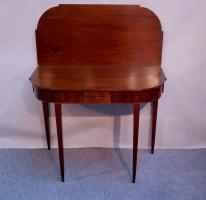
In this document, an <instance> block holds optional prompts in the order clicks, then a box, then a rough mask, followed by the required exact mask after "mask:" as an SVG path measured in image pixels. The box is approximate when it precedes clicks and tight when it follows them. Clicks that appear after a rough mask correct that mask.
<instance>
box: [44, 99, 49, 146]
mask: <svg viewBox="0 0 206 200" xmlns="http://www.w3.org/2000/svg"><path fill="white" fill-rule="evenodd" d="M42 107H43V112H44V125H45V131H46V140H47V147H48V149H50V127H49V103H48V102H42Z"/></svg>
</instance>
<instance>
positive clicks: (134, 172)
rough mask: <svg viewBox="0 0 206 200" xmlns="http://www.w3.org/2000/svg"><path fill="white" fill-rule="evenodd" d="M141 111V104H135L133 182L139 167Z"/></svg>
mask: <svg viewBox="0 0 206 200" xmlns="http://www.w3.org/2000/svg"><path fill="white" fill-rule="evenodd" d="M139 113H140V104H139V103H138V104H134V114H133V115H134V117H133V165H132V166H133V169H132V182H133V183H135V179H136V169H137V150H138V133H139Z"/></svg>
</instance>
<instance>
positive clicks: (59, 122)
mask: <svg viewBox="0 0 206 200" xmlns="http://www.w3.org/2000/svg"><path fill="white" fill-rule="evenodd" d="M55 115H56V127H57V138H58V147H59V161H60V171H61V179H62V182H64V149H63V138H62V110H61V104H59V103H55Z"/></svg>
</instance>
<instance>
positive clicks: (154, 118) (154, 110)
mask: <svg viewBox="0 0 206 200" xmlns="http://www.w3.org/2000/svg"><path fill="white" fill-rule="evenodd" d="M157 109H158V100H155V101H153V102H152V142H151V153H152V154H153V153H154V146H155V136H156V124H157Z"/></svg>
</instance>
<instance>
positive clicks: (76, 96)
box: [34, 86, 163, 104]
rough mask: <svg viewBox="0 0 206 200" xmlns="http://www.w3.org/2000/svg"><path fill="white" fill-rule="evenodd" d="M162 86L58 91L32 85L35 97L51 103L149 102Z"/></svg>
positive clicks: (159, 91)
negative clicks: (140, 89) (121, 89)
mask: <svg viewBox="0 0 206 200" xmlns="http://www.w3.org/2000/svg"><path fill="white" fill-rule="evenodd" d="M162 92H163V86H160V87H158V88H154V89H150V90H143V91H94V92H93V91H91V92H90V91H89V92H88V91H59V90H49V89H42V88H39V87H37V86H34V93H35V95H36V97H37V99H39V100H41V101H45V102H51V103H57V102H58V103H82V104H84V103H85V104H112V103H114V104H118V103H123V104H124V103H125V104H127V103H128V104H129V103H138V102H150V101H152V100H155V99H158V98H160V96H161V94H162Z"/></svg>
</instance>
